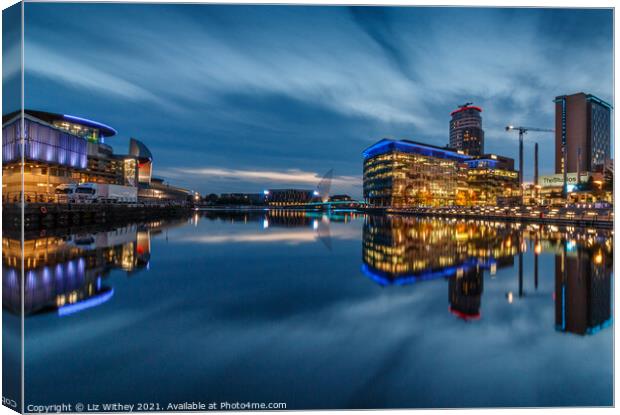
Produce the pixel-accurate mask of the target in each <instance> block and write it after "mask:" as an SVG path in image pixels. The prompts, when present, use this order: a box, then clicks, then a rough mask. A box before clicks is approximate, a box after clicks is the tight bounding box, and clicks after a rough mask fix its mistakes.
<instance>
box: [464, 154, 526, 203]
mask: <svg viewBox="0 0 620 415" xmlns="http://www.w3.org/2000/svg"><path fill="white" fill-rule="evenodd" d="M465 164H467V190H466V192H467V193H466V194H467V198H466V203H465V204H466V205H468V206H496V205H498V204H501V201H502V200H510V199H515V198H517V197H518V196H519V173H518V172H517V171H515V170H514V164H515V163H514V160H513V159H511V158H509V157H504V156H499V155H497V154H484V155H481V156H476V157H472V158H471V159H470V160H467V161H465Z"/></svg>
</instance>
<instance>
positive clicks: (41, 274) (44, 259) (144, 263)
mask: <svg viewBox="0 0 620 415" xmlns="http://www.w3.org/2000/svg"><path fill="white" fill-rule="evenodd" d="M169 225H170V224H169V223H166V222H159V221H158V222H152V223H145V224H140V225H138V224H131V225H127V226H122V227H118V228H113V229H108V230H96V231H95V230H84V229H78V230H75V231H73V232H72V233H68V234H62V233H61V234H59V235H51V236H46V235H43V236H26V238H25V241H24V245H23V269H24V276H25V285H24V290H25V291H24V314H25V315H26V316H29V315H32V314H36V313H39V312H45V311H57V312H58V315H61V316H63V315H68V314H73V313H75V312H79V311H82V310H84V309H88V308H91V307H95V306H97V305H100V304H102V303H104V302H106V301H108V300H109V299H110V298H111V297H112V296H113V295H114V289H113V288H111V287H109V286H107V285H105V279H106V278H107V277H108V275H109V273H110V271H111V270H113V269H120V270H123V271H125V272H126V273H127V275H132V274H134V273H136V272H138V271H140V270H142V269H144V268H147V267H148V266H149V260H150V252H151V248H150V238H151V234H157V233H158V232H161V229H162V228H163V227H165V226H169ZM2 246H3V250H2V276H3V278H2V288H3V292H2V305H3V307H4V308H5V309H6V310H8V311H10V312H12V313H13V314H17V315H19V314H20V313H21V302H20V298H21V296H20V290H21V284H20V282H21V274H22V273H21V269H22V257H21V252H22V249H21V242H20V240H19V239H18V236H15V235H13V236H11V235H9V236H5V237H3V238H2Z"/></svg>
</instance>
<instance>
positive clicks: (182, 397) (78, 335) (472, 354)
mask: <svg viewBox="0 0 620 415" xmlns="http://www.w3.org/2000/svg"><path fill="white" fill-rule="evenodd" d="M3 242H4V246H5V248H4V250H3V255H4V258H3V259H4V261H3V266H4V269H3V285H4V297H3V303H4V306H5V308H8V309H15V308H17V309H18V307H17V305H18V303H17V302H16V301H15V299H16V298H18V297H16V293H18V291H16V290H17V289H18V288H17V287H18V283H17V278H16V274H15V272H14V271H15V268H14V267H12V266H11V255H12V254H13V255H14V254H15V252H14V250H13V251H12V250H11V249H9V247H10V246H14V245H11V240H10V238H9V237H6V238H5V240H4V241H3ZM13 243H14V241H13ZM611 243H612V242H611V235H610V234H609V233H608V232H606V231H600V230H593V229H590V230H587V229H570V228H568V229H562V228H560V229H558V228H555V227H537V226H536V225H528V226H525V225H523V226H519V225H510V224H501V223H488V222H473V221H469V222H467V221H456V220H441V219H414V218H403V217H364V216H362V215H355V214H349V213H337V214H333V215H331V216H329V217H328V216H326V215H323V214H320V213H319V214H317V213H310V212H284V211H279V212H269V213H266V212H253V213H252V212H246V213H243V212H236V213H216V212H203V213H200V214H196V215H194V216H193V217H191V218H189V219H187V220H179V221H171V222H153V223H149V224H134V225H129V226H125V227H121V228H118V229H112V230H110V229H109V230H106V231H95V230H80V232H78V233H74V234H69V235H63V234H58V235H56V236H51V233H48V234H47V235H46V236H37V237H30V236H29V237H27V242H26V290H27V295H26V304H25V308H26V311H27V313H28V316H27V318H26V321H25V330H26V332H25V348H26V356H27V360H26V364H25V391H26V404H50V403H60V402H69V403H76V402H82V403H84V404H88V403H97V404H102V403H112V402H120V403H140V402H156V403H159V405H160V406H161V408H162V409H166V408H167V405H168V403H180V402H192V401H194V402H204V403H209V402H218V403H220V402H224V401H228V402H248V401H249V402H265V403H269V402H277V403H280V402H282V403H286V404H287V408H288V409H316V408H395V407H401V408H405V407H406V408H421V407H442V408H444V407H472V406H474V407H481V406H565V405H588V406H591V405H593V406H599V405H606V406H607V405H612V387H613V327H611V325H612V323H611V316H612V315H613V313H612V309H613V304H612V292H613V288H612V286H613V284H612V279H613V275H612V246H611ZM35 260H36V262H35ZM28 261H30V263H28ZM519 264H522V267H521V272H519V268H520V267H519ZM536 268H537V269H538V271H537V272H536ZM5 314H6V313H5ZM11 318H13V319H17V317H10V316H9V317H5V322H7V321H9V322H10V319H11ZM7 319H9V320H7Z"/></svg>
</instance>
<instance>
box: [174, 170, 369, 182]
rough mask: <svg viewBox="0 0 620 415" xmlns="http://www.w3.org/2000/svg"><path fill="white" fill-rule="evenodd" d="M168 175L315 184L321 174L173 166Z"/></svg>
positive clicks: (354, 179) (341, 178)
mask: <svg viewBox="0 0 620 415" xmlns="http://www.w3.org/2000/svg"><path fill="white" fill-rule="evenodd" d="M165 173H166V174H167V175H168V176H174V177H180V176H194V177H196V176H198V177H201V178H205V179H211V180H218V179H224V180H230V179H233V180H244V181H248V182H253V183H262V184H268V183H278V184H303V185H313V186H316V185H317V184H318V183H319V182H320V181H321V180H322V176H320V175H319V174H318V173H315V172H310V171H302V170H298V169H289V170H281V171H277V170H271V171H269V170H241V169H224V168H212V167H203V168H175V169H168V170H165ZM360 183H361V177H356V176H335V177H334V178H333V179H332V184H336V185H347V186H351V185H356V184H360Z"/></svg>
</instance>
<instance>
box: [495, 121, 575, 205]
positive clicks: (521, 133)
mask: <svg viewBox="0 0 620 415" xmlns="http://www.w3.org/2000/svg"><path fill="white" fill-rule="evenodd" d="M506 131H509V132H510V131H518V132H519V188H520V189H521V201H522V202H523V136H524V135H525V134H527V133H528V131H537V132H541V133H553V132H555V131H554V130H549V129H547V128H536V127H515V126H514V125H508V126H506ZM564 165H566V163H564ZM564 182H565V183H564V186H566V174H565V175H564Z"/></svg>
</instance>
